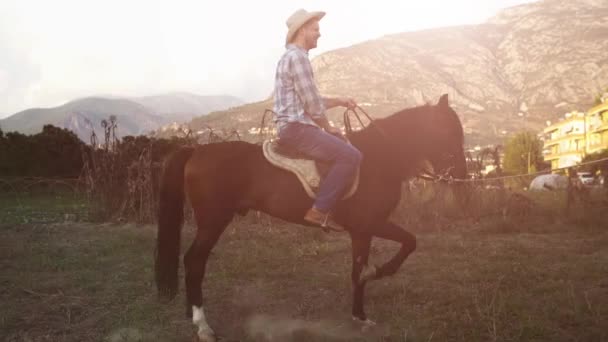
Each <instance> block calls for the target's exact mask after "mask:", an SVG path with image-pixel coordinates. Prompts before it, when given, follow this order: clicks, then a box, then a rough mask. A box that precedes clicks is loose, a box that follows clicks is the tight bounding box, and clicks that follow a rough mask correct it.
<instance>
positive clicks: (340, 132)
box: [325, 126, 346, 141]
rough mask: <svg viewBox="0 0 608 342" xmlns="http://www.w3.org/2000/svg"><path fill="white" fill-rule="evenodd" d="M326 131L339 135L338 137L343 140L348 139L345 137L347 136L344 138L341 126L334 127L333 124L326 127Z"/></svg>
mask: <svg viewBox="0 0 608 342" xmlns="http://www.w3.org/2000/svg"><path fill="white" fill-rule="evenodd" d="M325 131H326V132H327V133H329V134H331V135H333V136H335V137H337V138H340V139H342V140H344V141H346V139H345V138H344V136H343V135H342V131H341V130H340V129H339V128H337V127H332V126H329V127H328V128H327V129H325Z"/></svg>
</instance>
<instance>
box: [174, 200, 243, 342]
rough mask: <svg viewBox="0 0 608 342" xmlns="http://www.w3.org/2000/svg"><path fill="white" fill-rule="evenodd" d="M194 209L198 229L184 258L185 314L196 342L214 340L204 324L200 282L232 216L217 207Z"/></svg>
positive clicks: (210, 341) (212, 333)
mask: <svg viewBox="0 0 608 342" xmlns="http://www.w3.org/2000/svg"><path fill="white" fill-rule="evenodd" d="M200 208H201V207H199V210H198V211H197V210H195V217H196V222H197V226H198V231H197V233H196V237H195V239H194V241H193V242H192V245H191V246H190V248H189V249H188V251H187V252H186V255H185V256H184V267H185V276H186V314H187V315H188V317H191V318H192V323H193V324H194V325H195V327H196V328H197V335H198V338H199V341H202V342H203V341H204V342H213V341H216V338H215V333H214V331H213V330H212V329H211V327H210V326H209V324H208V323H207V320H206V317H205V311H204V307H203V292H202V282H203V279H204V277H205V268H206V265H207V260H208V258H209V254H210V253H211V250H212V249H213V247H214V246H215V244H216V243H217V241H218V239H219V237H220V235H221V234H222V232H223V231H224V229H225V228H226V226H227V225H228V223H230V220H231V219H232V217H233V215H234V213H232V212H227V211H226V210H221V209H219V208H206V209H205V210H200Z"/></svg>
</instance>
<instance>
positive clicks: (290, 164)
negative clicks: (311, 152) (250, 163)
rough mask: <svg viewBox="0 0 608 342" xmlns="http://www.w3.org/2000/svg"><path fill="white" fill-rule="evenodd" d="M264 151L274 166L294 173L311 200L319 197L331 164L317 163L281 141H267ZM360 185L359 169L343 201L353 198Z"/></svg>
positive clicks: (264, 144)
mask: <svg viewBox="0 0 608 342" xmlns="http://www.w3.org/2000/svg"><path fill="white" fill-rule="evenodd" d="M262 150H263V151H264V157H266V160H268V162H270V163H271V164H272V165H274V166H276V167H278V168H281V169H284V170H287V171H290V172H292V173H294V174H295V175H296V176H297V177H298V179H299V180H300V182H301V183H302V186H303V187H304V190H306V193H307V194H308V196H309V197H310V198H313V199H314V198H316V197H317V195H316V193H317V191H318V190H319V184H320V183H321V179H323V177H325V176H326V175H327V173H328V172H329V169H330V168H331V164H330V163H325V162H321V161H315V160H313V159H311V158H310V157H308V156H306V155H305V154H302V153H300V152H298V151H296V150H294V149H291V148H289V147H286V146H285V145H283V144H281V143H280V142H279V140H265V141H264V143H263V144H262ZM358 185H359V169H357V173H356V175H355V177H354V179H353V182H352V184H351V186H350V188H349V189H348V190H347V191H346V193H345V195H344V196H343V197H342V199H346V198H349V197H351V196H352V195H353V194H354V193H355V191H357V186H358Z"/></svg>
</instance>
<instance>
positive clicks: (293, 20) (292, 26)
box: [285, 9, 325, 45]
mask: <svg viewBox="0 0 608 342" xmlns="http://www.w3.org/2000/svg"><path fill="white" fill-rule="evenodd" d="M324 16H325V12H318V11H317V12H307V11H306V10H304V9H299V10H297V11H295V12H294V13H293V14H292V15H291V16H290V17H289V18H288V19H287V22H286V24H287V29H288V31H287V38H285V45H287V44H289V43H291V41H292V40H293V37H294V36H295V35H296V32H298V30H299V29H300V27H302V25H304V24H306V22H307V21H309V20H310V19H314V18H316V19H317V20H321V18H323V17H324Z"/></svg>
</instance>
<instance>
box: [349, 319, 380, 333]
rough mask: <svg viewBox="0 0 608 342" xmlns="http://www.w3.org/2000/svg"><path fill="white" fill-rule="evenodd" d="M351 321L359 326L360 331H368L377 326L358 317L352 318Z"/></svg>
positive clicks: (368, 320)
mask: <svg viewBox="0 0 608 342" xmlns="http://www.w3.org/2000/svg"><path fill="white" fill-rule="evenodd" d="M353 321H355V322H356V323H357V324H359V325H361V331H366V330H369V329H371V328H373V327H375V326H376V325H377V324H376V322H374V321H372V320H371V319H368V318H366V319H360V318H358V317H355V316H353Z"/></svg>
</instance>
